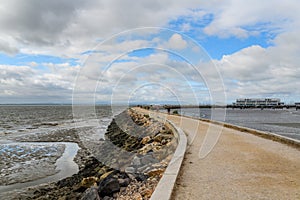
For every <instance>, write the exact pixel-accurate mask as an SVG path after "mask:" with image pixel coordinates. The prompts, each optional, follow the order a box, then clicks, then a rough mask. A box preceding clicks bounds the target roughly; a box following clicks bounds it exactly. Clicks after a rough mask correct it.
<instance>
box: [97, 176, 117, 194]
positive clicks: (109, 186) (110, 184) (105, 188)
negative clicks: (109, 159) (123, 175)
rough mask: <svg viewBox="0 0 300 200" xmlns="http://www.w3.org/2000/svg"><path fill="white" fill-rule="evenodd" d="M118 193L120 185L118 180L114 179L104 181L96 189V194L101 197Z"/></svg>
mask: <svg viewBox="0 0 300 200" xmlns="http://www.w3.org/2000/svg"><path fill="white" fill-rule="evenodd" d="M119 191H120V184H119V181H118V179H116V178H113V177H112V178H108V179H104V180H103V181H102V182H101V183H100V184H99V188H98V193H99V194H100V196H101V197H104V196H111V195H113V194H114V193H116V192H119Z"/></svg>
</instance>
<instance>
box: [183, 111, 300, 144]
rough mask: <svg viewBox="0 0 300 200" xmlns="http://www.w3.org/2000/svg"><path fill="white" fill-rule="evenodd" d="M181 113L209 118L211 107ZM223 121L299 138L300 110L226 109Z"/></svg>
mask: <svg viewBox="0 0 300 200" xmlns="http://www.w3.org/2000/svg"><path fill="white" fill-rule="evenodd" d="M180 112H181V114H182V115H187V116H192V117H201V118H206V119H211V112H212V110H211V109H195V108H185V109H181V111H180ZM225 122H227V123H230V124H235V125H239V126H244V127H248V128H253V129H257V130H261V131H267V132H272V133H277V134H280V135H283V136H286V137H290V138H293V139H298V140H300V110H296V109H283V110H273V109H264V110H260V109H243V110H240V109H227V110H226V116H225Z"/></svg>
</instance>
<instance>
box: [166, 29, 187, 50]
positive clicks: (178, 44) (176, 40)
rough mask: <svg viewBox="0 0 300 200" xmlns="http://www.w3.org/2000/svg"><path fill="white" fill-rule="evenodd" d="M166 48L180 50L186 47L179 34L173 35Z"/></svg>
mask: <svg viewBox="0 0 300 200" xmlns="http://www.w3.org/2000/svg"><path fill="white" fill-rule="evenodd" d="M166 47H167V48H171V49H176V50H182V49H185V48H186V47H187V42H186V41H185V40H184V39H183V38H182V36H181V35H180V34H177V33H175V34H173V35H172V37H171V38H170V39H169V40H168V43H167V45H166Z"/></svg>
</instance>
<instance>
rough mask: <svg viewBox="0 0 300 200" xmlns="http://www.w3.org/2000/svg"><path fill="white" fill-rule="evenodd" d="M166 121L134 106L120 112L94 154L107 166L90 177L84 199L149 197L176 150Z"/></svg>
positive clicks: (174, 140) (175, 143) (84, 180)
mask: <svg viewBox="0 0 300 200" xmlns="http://www.w3.org/2000/svg"><path fill="white" fill-rule="evenodd" d="M176 146H177V140H176V138H175V137H174V135H173V132H172V131H171V130H170V129H169V128H168V127H167V126H166V125H165V124H163V123H160V122H158V121H156V120H154V119H151V118H150V117H149V116H148V115H143V114H140V113H137V112H135V111H133V110H131V109H128V110H126V111H124V112H123V113H121V114H119V115H117V116H116V117H115V118H114V119H113V120H112V122H111V124H110V125H109V127H108V129H107V132H106V134H105V140H104V141H103V143H102V145H100V146H99V147H98V148H94V149H93V150H92V151H93V155H94V156H95V157H96V158H97V160H99V161H100V162H101V163H103V164H104V165H105V166H104V167H102V168H101V169H100V170H99V174H102V175H101V176H98V177H97V176H94V177H88V178H85V179H83V182H82V184H83V183H84V182H89V185H92V186H91V187H89V188H88V189H87V190H86V191H85V192H84V194H83V195H82V199H149V198H150V197H151V194H152V192H153V191H154V189H155V187H156V185H157V183H158V181H159V179H160V178H161V176H162V174H163V173H164V171H165V169H166V167H167V165H168V163H169V161H170V160H171V157H172V155H173V153H174V151H175V149H176Z"/></svg>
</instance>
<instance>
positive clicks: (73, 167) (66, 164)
mask: <svg viewBox="0 0 300 200" xmlns="http://www.w3.org/2000/svg"><path fill="white" fill-rule="evenodd" d="M12 144H13V145H16V146H18V145H21V146H25V145H28V146H32V145H33V146H34V145H38V146H40V147H41V148H42V147H43V146H44V147H45V146H49V145H64V146H65V149H64V152H63V154H62V156H61V157H60V158H59V159H57V160H56V162H55V170H56V173H54V174H53V175H50V176H45V177H43V178H37V177H36V176H37V175H41V174H40V171H39V170H41V169H39V168H36V166H33V164H34V163H33V164H31V165H30V162H31V161H30V160H28V159H27V161H25V163H27V164H29V165H27V166H20V163H18V164H19V166H18V167H19V169H18V172H21V171H22V170H26V171H27V172H29V173H30V175H31V178H32V179H33V180H31V181H26V182H22V183H15V184H10V185H2V186H0V192H7V191H11V190H14V189H21V188H25V187H30V186H34V185H38V184H42V183H48V182H52V181H56V180H60V179H63V178H66V177H69V176H72V175H73V174H76V173H77V172H78V170H79V169H78V165H77V164H76V163H75V162H74V161H73V159H74V157H75V156H76V154H77V151H78V149H79V147H78V145H77V144H76V143H70V142H35V143H12ZM46 154H47V153H46ZM23 155H24V154H23ZM23 155H22V156H23ZM24 156H26V155H24ZM46 156H48V155H46ZM33 159H34V158H33ZM28 162H29V163H28ZM46 166H47V165H46ZM24 168H26V169H24ZM43 170H47V169H43ZM18 172H14V173H15V174H14V176H18V177H19V178H20V175H21V174H18ZM23 176H24V175H23Z"/></svg>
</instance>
